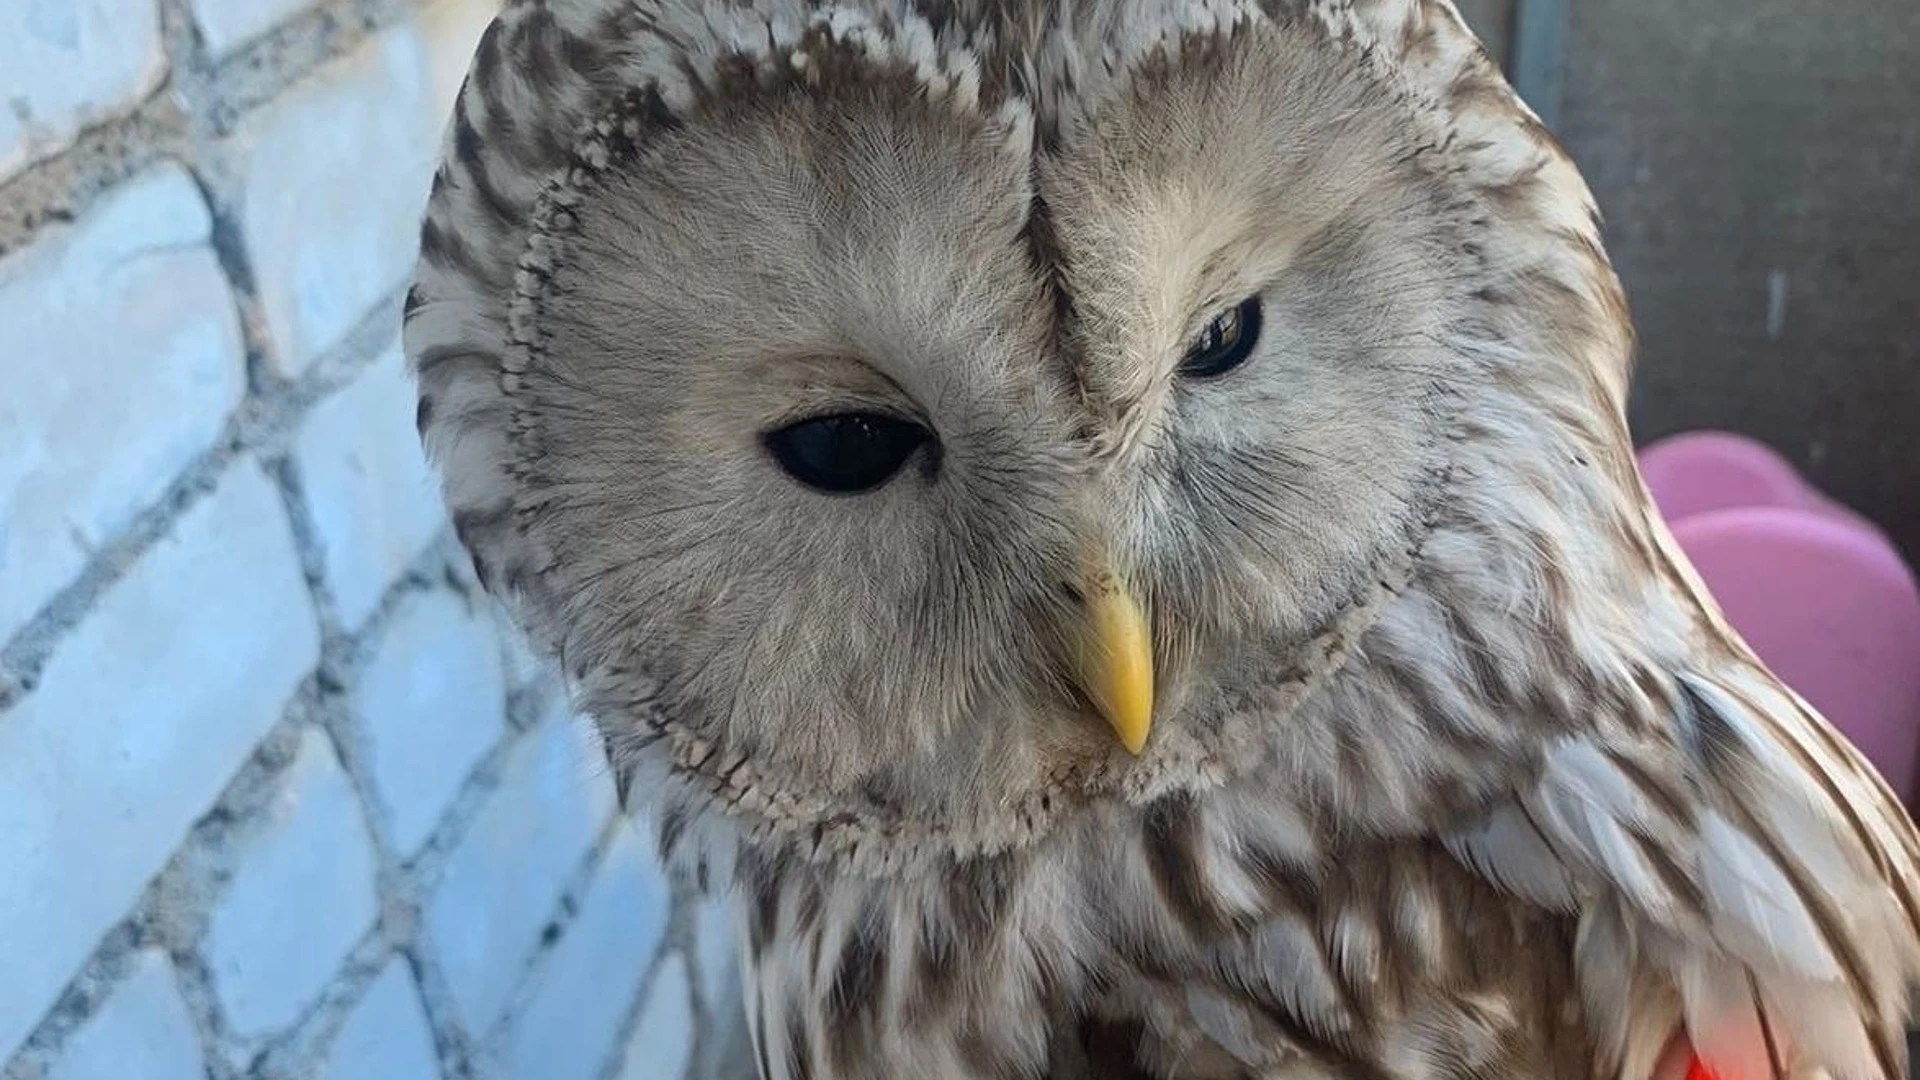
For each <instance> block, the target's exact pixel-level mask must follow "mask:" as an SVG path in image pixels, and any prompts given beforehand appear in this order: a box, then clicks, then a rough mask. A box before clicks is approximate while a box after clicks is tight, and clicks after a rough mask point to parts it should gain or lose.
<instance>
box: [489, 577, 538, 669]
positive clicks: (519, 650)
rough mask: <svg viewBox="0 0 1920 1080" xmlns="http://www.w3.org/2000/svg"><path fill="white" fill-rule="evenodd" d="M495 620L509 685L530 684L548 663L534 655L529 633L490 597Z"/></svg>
mask: <svg viewBox="0 0 1920 1080" xmlns="http://www.w3.org/2000/svg"><path fill="white" fill-rule="evenodd" d="M488 605H489V607H491V608H492V612H493V622H494V625H495V626H496V627H497V628H498V630H499V635H500V650H501V653H502V657H503V659H502V663H503V664H504V665H505V670H506V673H507V685H508V686H511V687H513V688H514V689H516V690H517V689H520V688H522V687H526V686H530V685H532V684H534V683H536V682H538V681H540V679H541V678H542V677H543V676H544V675H545V674H546V665H545V664H543V663H541V662H540V660H539V659H538V658H537V657H536V656H534V653H533V647H532V645H531V644H529V643H528V641H527V635H526V634H524V633H522V632H521V630H520V628H519V627H518V626H516V625H514V622H513V619H512V617H511V616H509V615H508V614H507V612H506V609H505V608H504V607H502V606H501V605H500V603H499V602H498V601H497V600H493V599H491V598H489V600H488Z"/></svg>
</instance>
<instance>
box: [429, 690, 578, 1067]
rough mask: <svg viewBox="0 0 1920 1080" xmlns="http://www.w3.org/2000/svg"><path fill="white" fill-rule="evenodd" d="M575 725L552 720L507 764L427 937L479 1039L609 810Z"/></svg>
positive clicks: (456, 859) (438, 893) (559, 717)
mask: <svg viewBox="0 0 1920 1080" xmlns="http://www.w3.org/2000/svg"><path fill="white" fill-rule="evenodd" d="M588 762H589V759H588V758H587V756H586V754H585V753H584V752H583V747H582V745H581V741H580V739H579V738H578V737H577V735H576V733H575V731H574V729H573V727H572V723H571V721H570V720H568V719H567V718H566V717H565V715H564V714H563V713H559V712H558V711H557V710H556V713H555V715H554V716H552V717H551V718H549V719H548V720H546V721H545V722H544V723H542V724H541V726H540V727H539V728H537V729H535V730H534V731H533V732H531V733H530V734H529V735H528V736H527V737H526V739H525V740H524V741H523V742H522V743H521V744H520V745H519V746H516V747H515V748H514V751H513V754H512V755H511V756H510V757H509V758H508V759H507V764H506V769H505V775H503V776H502V777H501V780H500V788H499V790H497V791H495V792H494V793H493V795H492V797H491V798H490V799H489V800H488V801H487V803H486V805H485V807H484V808H482V810H481V811H480V814H479V816H478V817H477V818H476V819H475V820H474V822H473V825H472V827H471V829H470V830H469V832H468V834H467V836H466V838H465V840H464V841H463V842H462V843H461V845H460V848H459V849H458V850H457V851H455V852H454V854H453V857H452V859H451V860H449V862H448V865H447V869H446V873H445V875H444V876H443V877H442V878H441V881H440V885H439V887H438V888H437V889H436V890H435V892H434V896H433V898H432V900H431V901H430V902H429V904H428V907H427V917H426V923H427V929H428V933H429V935H430V937H431V939H432V941H433V945H434V948H435V949H436V950H437V952H438V955H439V957H440V963H441V966H442V967H443V968H444V969H445V971H446V976H447V982H448V984H449V985H450V987H451V989H452V992H453V1000H454V1003H455V1005H457V1006H458V1008H459V1009H460V1014H461V1017H462V1019H463V1020H464V1021H465V1022H466V1024H467V1026H468V1027H469V1028H470V1029H471V1030H474V1031H485V1030H487V1029H489V1028H491V1027H492V1026H493V1024H494V1022H495V1021H496V1020H497V1019H499V1016H500V1010H501V1009H502V1007H503V1006H505V1004H506V1002H507V995H508V993H509V992H510V991H511V990H512V989H513V984H514V979H515V978H516V976H518V974H519V972H520V970H521V968H522V967H523V965H524V963H525V961H526V958H527V956H528V955H529V954H530V953H531V952H532V951H533V949H534V946H535V944H536V943H537V942H538V940H539V937H540V931H541V929H542V928H543V927H544V926H545V925H546V923H547V920H548V919H549V918H551V917H552V916H553V914H554V910H555V908H556V906H557V905H558V904H559V902H560V897H561V895H562V893H563V892H564V890H565V887H566V885H567V881H568V878H569V877H570V875H572V874H573V873H574V872H575V871H576V870H577V869H578V868H579V866H580V862H581V860H582V859H584V858H586V856H587V853H588V852H589V851H590V850H591V849H592V846H593V841H594V838H595V837H596V836H597V835H598V834H599V831H600V829H601V826H602V825H603V824H604V823H605V822H606V821H607V818H608V815H609V814H610V813H611V812H612V810H613V804H614V798H613V792H612V790H611V787H612V785H611V783H610V782H609V781H608V780H607V778H606V777H605V775H604V770H601V771H600V772H596V771H595V770H594V768H593V767H592V766H590V765H589V764H588Z"/></svg>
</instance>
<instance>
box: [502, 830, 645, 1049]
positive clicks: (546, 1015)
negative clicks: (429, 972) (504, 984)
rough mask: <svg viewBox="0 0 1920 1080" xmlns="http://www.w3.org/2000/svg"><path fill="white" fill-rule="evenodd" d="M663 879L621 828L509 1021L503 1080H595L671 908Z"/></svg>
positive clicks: (638, 839) (633, 835) (640, 841)
mask: <svg viewBox="0 0 1920 1080" xmlns="http://www.w3.org/2000/svg"><path fill="white" fill-rule="evenodd" d="M670 907H671V905H670V898H669V895H668V889H667V883H666V879H665V878H664V877H662V876H661V873H660V868H659V866H658V865H656V864H655V862H654V861H653V858H652V854H651V852H650V850H649V844H648V842H647V841H646V839H645V838H644V837H643V836H642V835H641V834H640V833H639V831H637V830H635V829H632V828H629V827H626V826H622V827H621V829H620V830H619V832H618V834H617V839H616V840H615V841H614V844H613V846H612V848H611V849H610V850H609V851H608V852H607V855H606V859H605V861H604V864H603V865H602V866H601V868H600V873H599V876H598V877H597V878H596V879H595V880H594V882H593V884H592V886H591V887H590V888H589V889H588V890H587V894H586V896H585V897H584V898H583V899H582V900H581V903H580V914H579V915H578V916H577V917H575V919H574V920H573V924H572V925H571V926H570V927H568V929H567V933H566V936H565V937H563V938H561V939H560V943H559V944H558V945H557V946H555V947H554V951H553V955H552V956H550V957H548V958H547V963H546V965H545V967H544V968H542V969H541V970H540V971H539V972H538V974H537V976H536V978H537V981H536V983H535V984H534V998H533V1001H532V1003H531V1004H529V1005H528V1006H527V1009H526V1011H525V1012H524V1013H522V1014H521V1015H520V1016H519V1017H517V1018H516V1019H515V1020H514V1022H513V1025H512V1028H511V1030H510V1032H509V1035H508V1041H507V1046H506V1051H505V1054H504V1060H503V1065H504V1070H503V1072H504V1076H505V1077H506V1078H508V1080H594V1078H595V1077H597V1076H598V1075H599V1073H600V1069H601V1067H602V1065H603V1064H605V1063H606V1061H607V1060H608V1058H609V1057H611V1056H612V1054H611V1053H610V1052H609V1049H610V1044H611V1043H612V1042H613V1040H614V1038H615V1037H616V1036H617V1035H618V1034H619V1030H620V1024H621V1021H623V1020H624V1019H625V1018H626V1016H627V1013H628V1010H629V1008H630V1007H631V1005H632V1002H633V999H634V994H635V993H636V992H637V991H638V990H639V987H640V980H641V978H642V977H643V976H644V975H645V974H646V968H647V962H648V961H649V960H650V959H651V958H652V956H653V953H654V950H655V949H656V948H658V947H659V944H660V938H661V935H662V934H664V933H665V931H666V926H667V918H668V916H669V914H670Z"/></svg>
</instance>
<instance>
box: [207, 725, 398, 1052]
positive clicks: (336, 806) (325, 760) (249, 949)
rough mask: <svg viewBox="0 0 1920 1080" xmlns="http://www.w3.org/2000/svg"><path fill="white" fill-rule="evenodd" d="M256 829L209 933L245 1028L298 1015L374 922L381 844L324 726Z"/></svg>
mask: <svg viewBox="0 0 1920 1080" xmlns="http://www.w3.org/2000/svg"><path fill="white" fill-rule="evenodd" d="M280 780H281V783H280V788H279V790H278V791H277V792H276V793H275V795H274V798H273V800H272V803H271V805H270V806H269V807H268V808H267V809H266V810H265V812H264V817H265V820H264V821H260V820H256V821H255V822H254V825H255V827H264V832H263V833H262V834H261V835H259V836H255V837H253V838H252V840H251V842H250V843H249V845H248V847H249V848H250V850H249V851H247V852H246V854H245V855H244V861H243V862H242V863H241V865H240V868H239V870H238V872H237V873H235V875H234V878H233V883H232V885H231V886H230V887H229V889H228V891H227V895H226V897H225V898H224V900H223V901H222V902H221V905H220V907H219V909H218V910H217V911H215V912H214V916H213V922H212V924H211V925H210V926H209V928H208V933H207V943H206V950H207V960H208V965H209V967H210V968H211V970H212V972H213V985H214V988H215V989H216V990H217V991H218V992H219V995H220V1001H221V1004H222V1005H223V1006H224V1007H225V1009H226V1015H227V1020H228V1022H229V1023H230V1024H231V1025H232V1026H233V1029H234V1031H235V1032H237V1033H238V1034H240V1035H242V1036H256V1035H264V1034H267V1033H269V1032H272V1031H275V1030H277V1029H279V1028H281V1027H283V1026H285V1025H286V1024H287V1023H289V1022H290V1021H292V1020H293V1019H294V1018H295V1017H296V1016H298V1015H299V1013H300V1010H301V1009H302V1008H304V1007H305V1006H306V1005H307V1004H308V1003H309V1002H311V1001H312V1000H313V998H314V997H315V995H317V994H318V993H319V991H320V989H321V987H323V986H325V985H326V982H327V980H328V978H329V977H331V976H332V974H333V972H334V969H336V968H338V967H339V966H340V961H342V960H344V959H345V958H346V955H347V953H348V952H349V951H350V950H352V948H353V946H354V944H355V943H356V942H358V941H359V940H360V938H361V936H362V935H364V934H365V933H366V932H367V931H368V930H369V929H371V928H372V926H373V920H374V916H375V914H376V913H377V911H378V908H379V901H378V900H377V898H376V897H375V895H374V881H373V875H374V855H373V842H372V839H371V838H370V837H369V836H368V835H367V827H366V822H364V821H363V820H361V816H360V806H359V803H358V801H357V800H356V799H355V797H354V794H353V788H352V786H351V784H350V783H349V782H348V780H347V774H346V773H345V772H343V771H341V769H340V763H339V761H338V760H337V759H336V758H335V757H334V753H333V747H332V746H331V745H330V744H329V743H328V741H327V737H326V736H325V735H324V734H322V733H321V732H320V731H319V730H317V729H314V728H308V729H307V731H306V732H305V733H304V734H303V735H302V736H301V740H300V752H299V755H298V756H297V757H295V758H294V761H293V764H292V765H290V766H288V768H287V770H286V774H285V775H284V776H282V777H281V778H280Z"/></svg>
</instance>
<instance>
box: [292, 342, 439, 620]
mask: <svg viewBox="0 0 1920 1080" xmlns="http://www.w3.org/2000/svg"><path fill="white" fill-rule="evenodd" d="M413 412H414V393H413V383H412V381H411V379H410V378H409V377H408V375H407V372H406V366H405V361H404V360H403V359H402V358H401V355H400V348H399V343H398V342H397V341H396V342H394V343H393V344H392V346H391V347H390V348H388V349H387V350H386V351H385V352H383V353H382V354H381V356H380V358H379V359H378V360H377V361H375V362H374V364H373V365H372V367H370V368H369V369H368V370H367V371H365V372H363V373H361V375H360V377H359V378H358V379H356V380H354V381H353V383H352V384H351V385H349V386H348V387H347V388H346V389H344V390H341V391H340V392H338V393H336V394H334V395H333V396H332V397H331V398H328V399H327V400H325V401H323V402H321V403H320V404H319V406H317V407H316V408H315V409H314V410H313V413H312V414H311V415H309V416H308V417H307V420H306V423H305V424H304V425H302V427H301V429H300V433H299V435H298V436H297V437H296V439H295V441H294V460H295V461H296V462H297V463H298V466H299V471H300V476H301V480H302V482H303V484H304V486H305V488H306V493H307V502H308V505H309V506H310V507H311V508H312V511H313V520H314V525H315V527H316V531H317V532H318V534H319V540H320V544H321V546H322V547H323V548H324V549H325V554H326V580H327V586H328V588H329V589H331V590H332V592H333V598H334V600H335V601H336V602H337V603H338V604H339V608H340V617H341V619H342V620H344V621H345V622H346V624H347V625H348V626H349V627H353V626H358V625H359V624H360V623H361V622H362V621H364V620H365V619H366V617H367V616H368V615H370V614H372V613H373V610H374V608H375V607H376V606H378V605H379V603H380V598H381V596H382V595H384V594H385V592H386V590H387V587H388V586H390V585H392V584H393V582H394V580H395V579H397V578H398V577H399V576H400V574H401V572H402V571H404V570H405V569H406V568H407V567H408V566H409V565H410V564H412V562H413V561H414V559H416V558H417V557H419V555H420V553H421V552H422V551H423V550H425V548H426V546H427V545H428V544H429V543H431V542H432V541H433V538H434V537H435V536H436V535H438V534H439V532H440V530H441V529H442V528H444V527H445V525H446V512H445V510H444V509H443V505H444V504H443V503H442V502H441V500H440V488H439V482H438V481H437V480H436V479H435V478H434V476H433V473H432V471H431V469H430V468H429V466H428V464H427V458H426V454H425V452H424V451H422V450H421V448H420V438H419V436H418V435H416V434H415V432H414V426H413Z"/></svg>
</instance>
